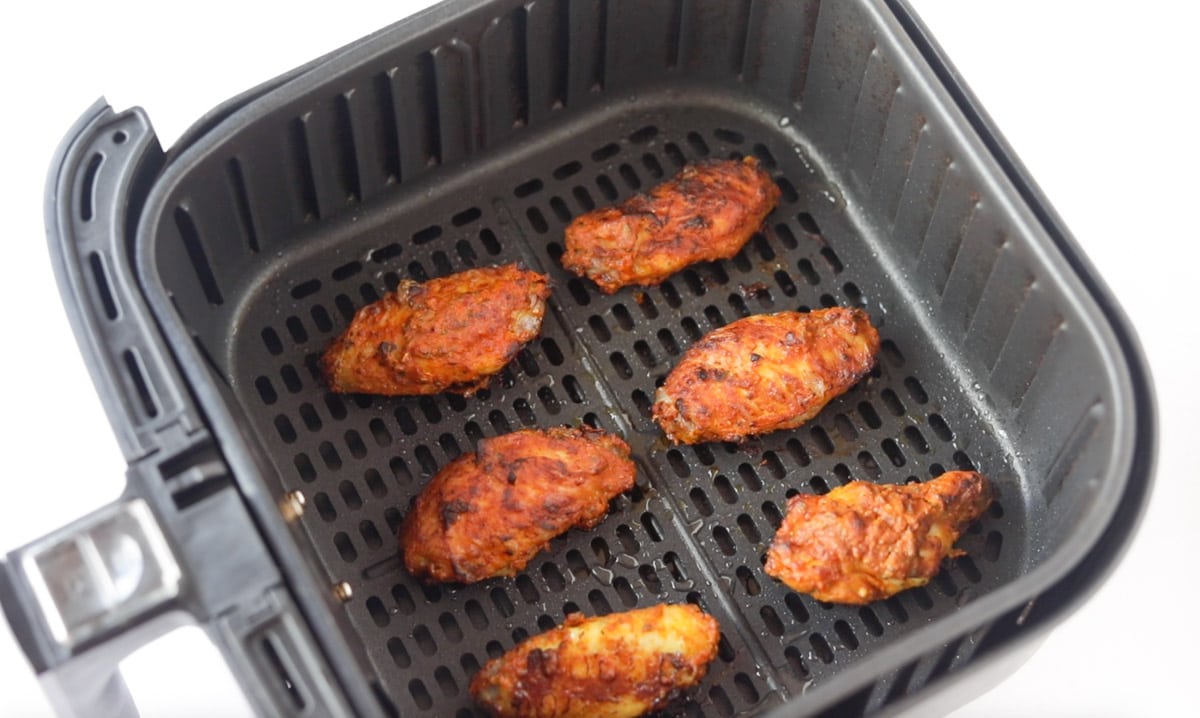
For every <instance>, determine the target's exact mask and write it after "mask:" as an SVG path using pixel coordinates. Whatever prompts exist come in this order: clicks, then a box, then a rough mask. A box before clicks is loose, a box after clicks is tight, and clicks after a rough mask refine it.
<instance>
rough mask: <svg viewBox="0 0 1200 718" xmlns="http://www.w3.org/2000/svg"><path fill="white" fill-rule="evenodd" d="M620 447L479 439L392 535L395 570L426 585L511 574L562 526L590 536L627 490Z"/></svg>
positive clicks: (537, 437) (577, 434) (592, 439)
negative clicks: (396, 541) (399, 565)
mask: <svg viewBox="0 0 1200 718" xmlns="http://www.w3.org/2000/svg"><path fill="white" fill-rule="evenodd" d="M634 473H635V470H634V465H633V462H632V461H631V460H630V459H629V446H628V445H627V444H626V443H625V442H624V441H622V440H621V439H620V438H618V437H616V436H613V435H612V434H608V433H605V432H603V431H599V430H597V429H591V428H587V427H584V428H581V429H567V428H555V429H546V430H540V431H539V430H532V429H530V430H524V431H517V432H514V433H511V434H505V435H504V436H497V437H495V438H493V439H484V440H482V441H480V442H479V450H478V452H476V453H473V454H466V455H464V456H460V457H459V458H457V459H455V460H454V461H452V462H451V463H450V464H448V465H447V466H446V467H445V468H443V469H442V470H441V471H439V472H438V473H437V475H436V476H434V477H433V480H432V481H430V482H429V485H428V486H426V487H425V490H424V491H422V492H421V495H420V496H418V497H417V500H416V504H415V505H414V507H413V509H412V510H411V511H410V512H409V514H408V516H407V517H406V518H405V520H404V524H403V525H402V526H401V528H400V548H401V551H402V552H403V554H404V564H405V566H407V567H408V570H409V571H410V572H412V574H413V575H415V576H418V577H421V578H425V579H428V580H433V581H461V582H463V583H472V582H474V581H481V580H483V579H485V578H489V577H492V576H512V575H513V574H515V573H516V572H517V571H520V570H521V569H523V568H524V567H525V565H526V564H527V563H529V560H530V559H531V558H533V556H534V555H535V554H536V553H537V552H538V551H541V550H542V549H544V548H546V546H548V545H549V543H550V539H552V538H554V537H555V536H558V535H559V534H561V533H563V532H565V531H567V530H568V529H571V528H583V529H590V528H593V527H594V526H596V525H597V524H598V523H600V521H601V520H602V519H603V518H604V514H605V513H606V512H607V510H608V502H609V500H610V499H612V498H613V497H614V496H616V495H617V494H619V493H621V492H622V491H628V490H629V489H631V488H633V480H634Z"/></svg>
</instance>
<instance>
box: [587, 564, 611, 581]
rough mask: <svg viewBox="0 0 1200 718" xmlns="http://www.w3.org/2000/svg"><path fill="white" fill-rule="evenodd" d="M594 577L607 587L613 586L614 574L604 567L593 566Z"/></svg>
mask: <svg viewBox="0 0 1200 718" xmlns="http://www.w3.org/2000/svg"><path fill="white" fill-rule="evenodd" d="M592 575H593V576H595V577H596V580H597V581H599V582H600V583H602V584H604V585H605V586H611V585H612V582H613V572H612V571H609V570H608V569H607V568H604V567H602V566H593V567H592Z"/></svg>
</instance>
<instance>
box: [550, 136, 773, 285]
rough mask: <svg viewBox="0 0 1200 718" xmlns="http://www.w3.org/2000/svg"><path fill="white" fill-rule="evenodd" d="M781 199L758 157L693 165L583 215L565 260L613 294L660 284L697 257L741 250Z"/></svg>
mask: <svg viewBox="0 0 1200 718" xmlns="http://www.w3.org/2000/svg"><path fill="white" fill-rule="evenodd" d="M778 201H779V188H778V187H777V186H775V183H774V182H773V181H771V177H770V175H768V174H767V173H766V172H765V171H763V170H762V169H761V168H760V167H759V166H758V161H757V160H755V159H754V158H753V157H747V158H745V159H744V160H742V161H740V162H739V161H737V160H710V161H706V162H700V163H698V164H694V165H688V166H686V167H684V168H683V170H681V171H680V172H679V174H677V175H675V176H674V177H672V178H671V179H669V180H667V181H666V182H664V183H662V184H660V185H658V186H657V187H655V188H654V189H652V190H650V192H649V193H648V194H637V195H634V196H633V197H630V198H629V199H627V200H625V202H623V203H622V204H620V205H618V206H616V207H606V208H604V209H598V210H595V211H593V212H588V213H587V214H585V215H581V216H579V217H576V218H575V220H574V221H573V222H571V224H569V225H567V229H566V252H565V253H564V254H563V257H562V263H563V266H564V267H566V268H567V269H568V270H569V271H571V272H574V273H575V274H578V275H580V276H587V277H588V278H590V279H591V280H592V281H594V282H595V283H596V284H598V285H599V286H600V290H601V291H603V292H604V293H606V294H612V293H613V292H616V291H617V290H618V289H620V288H621V287H624V286H626V285H629V284H643V285H645V284H658V283H659V282H661V281H663V280H664V279H666V278H667V277H669V276H670V275H672V274H674V273H675V272H678V271H679V270H681V269H683V268H684V267H686V266H688V265H689V264H694V263H696V262H702V261H705V260H713V259H727V258H729V257H732V256H733V255H735V254H737V252H738V250H739V249H741V248H742V245H744V244H745V243H746V242H747V241H748V240H749V239H750V237H751V236H753V234H754V233H755V232H756V231H758V228H759V227H760V226H762V223H763V220H764V219H765V218H766V216H767V215H768V214H770V212H771V210H772V209H774V207H775V204H776V203H777V202H778Z"/></svg>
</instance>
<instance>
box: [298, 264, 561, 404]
mask: <svg viewBox="0 0 1200 718" xmlns="http://www.w3.org/2000/svg"><path fill="white" fill-rule="evenodd" d="M548 296H550V287H549V285H548V283H547V280H546V277H545V276H543V275H541V274H538V273H537V272H531V271H528V270H525V269H522V268H520V267H518V266H517V265H515V264H509V265H506V266H503V267H488V268H484V269H469V270H467V271H465V272H460V273H458V274H452V275H450V276H447V277H442V278H440V279H432V280H430V281H428V282H425V283H424V284H421V283H418V282H413V281H411V280H404V281H402V282H400V285H399V286H398V287H396V290H395V291H394V292H390V293H389V294H388V295H387V296H385V297H383V298H382V299H380V300H379V301H377V302H375V303H373V304H369V305H367V306H365V307H363V308H362V309H360V310H358V313H357V314H355V315H354V320H353V321H352V322H350V326H349V327H347V328H346V331H345V332H343V333H342V335H341V336H340V337H338V338H337V339H336V340H335V341H334V342H333V344H331V345H330V346H329V348H328V349H327V350H326V351H325V356H324V357H322V359H321V366H322V369H323V370H324V373H325V378H326V381H327V383H328V384H329V387H330V388H331V389H333V391H335V392H341V393H364V394H386V395H390V396H407V395H416V394H436V393H438V392H442V391H452V392H455V393H459V394H464V395H468V396H469V395H471V394H473V393H475V392H476V391H478V390H480V389H482V388H483V387H485V386H487V382H488V378H489V377H491V376H492V375H493V374H496V373H497V372H499V371H500V370H501V369H503V368H504V365H505V364H507V363H508V362H509V361H511V360H512V358H513V357H514V356H516V354H517V352H518V351H519V350H520V349H521V346H522V345H523V344H525V342H528V341H529V340H531V339H533V338H534V337H536V336H537V334H538V331H539V330H540V329H541V326H542V315H543V314H544V313H545V310H546V298H547V297H548Z"/></svg>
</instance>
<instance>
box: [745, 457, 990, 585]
mask: <svg viewBox="0 0 1200 718" xmlns="http://www.w3.org/2000/svg"><path fill="white" fill-rule="evenodd" d="M993 498H995V490H994V488H993V487H992V485H991V483H990V482H989V481H988V480H987V479H986V478H984V477H983V476H982V475H981V474H978V473H976V472H974V471H949V472H946V473H944V474H942V475H941V476H939V477H937V478H936V479H932V480H930V481H927V482H925V483H923V484H905V485H902V486H892V485H876V484H870V483H866V482H863V481H851V482H850V483H848V484H846V485H845V486H839V487H838V488H836V489H834V490H833V491H830V492H829V493H828V494H826V495H824V496H813V495H811V494H799V495H797V496H795V497H793V498H792V500H791V501H789V502H788V512H787V516H785V517H784V519H783V524H782V525H781V526H780V527H779V531H778V532H777V533H776V534H775V538H774V540H773V541H772V542H771V547H770V549H768V550H767V565H766V571H767V573H768V574H769V575H771V576H774V577H775V578H777V579H779V580H780V581H783V582H784V583H785V584H787V585H788V587H790V588H791V589H792V590H795V591H799V592H801V593H807V594H810V595H812V596H813V597H814V598H816V599H817V600H819V601H830V602H832V603H853V604H864V603H870V602H871V601H877V600H880V599H883V598H887V597H889V596H892V595H894V594H896V593H899V592H900V591H903V590H905V589H907V588H913V587H914V586H924V585H925V584H926V583H929V579H930V578H932V577H933V575H934V574H936V573H937V572H938V564H940V563H941V561H942V559H943V558H946V557H947V556H960V555H962V553H963V552H962V551H960V550H957V549H955V548H952V547H953V545H954V542H955V541H957V540H958V537H959V536H960V535H961V534H962V532H963V530H964V529H965V528H966V527H967V526H968V525H969V524H970V523H971V522H972V521H974V520H975V519H977V518H979V516H980V515H982V514H983V512H984V510H985V509H986V508H987V507H988V504H990V503H991V502H992V500H993Z"/></svg>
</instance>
